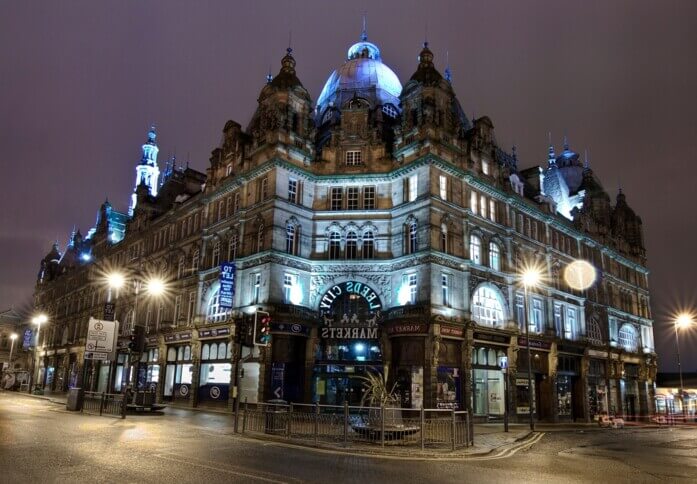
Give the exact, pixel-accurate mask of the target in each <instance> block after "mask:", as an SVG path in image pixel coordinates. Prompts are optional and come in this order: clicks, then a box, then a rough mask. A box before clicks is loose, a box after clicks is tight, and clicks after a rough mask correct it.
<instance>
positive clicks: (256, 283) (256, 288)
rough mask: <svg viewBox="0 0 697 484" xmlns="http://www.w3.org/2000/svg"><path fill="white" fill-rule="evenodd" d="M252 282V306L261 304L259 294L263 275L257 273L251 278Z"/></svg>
mask: <svg viewBox="0 0 697 484" xmlns="http://www.w3.org/2000/svg"><path fill="white" fill-rule="evenodd" d="M251 281H252V304H256V303H258V302H259V293H260V291H261V274H260V273H259V272H256V273H254V274H252V276H251Z"/></svg>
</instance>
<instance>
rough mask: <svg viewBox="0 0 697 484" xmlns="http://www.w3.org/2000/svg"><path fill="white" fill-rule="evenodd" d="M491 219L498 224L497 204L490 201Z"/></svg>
mask: <svg viewBox="0 0 697 484" xmlns="http://www.w3.org/2000/svg"><path fill="white" fill-rule="evenodd" d="M489 218H490V219H491V221H492V222H496V202H495V201H494V200H489Z"/></svg>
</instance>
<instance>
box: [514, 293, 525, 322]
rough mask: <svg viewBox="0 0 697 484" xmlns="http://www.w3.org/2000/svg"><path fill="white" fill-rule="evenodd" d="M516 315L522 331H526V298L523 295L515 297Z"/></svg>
mask: <svg viewBox="0 0 697 484" xmlns="http://www.w3.org/2000/svg"><path fill="white" fill-rule="evenodd" d="M515 314H516V319H517V321H518V327H519V328H520V330H521V331H525V298H524V297H523V295H522V294H516V296H515Z"/></svg>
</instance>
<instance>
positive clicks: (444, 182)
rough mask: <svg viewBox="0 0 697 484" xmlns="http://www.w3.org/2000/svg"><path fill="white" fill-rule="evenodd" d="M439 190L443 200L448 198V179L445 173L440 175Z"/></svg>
mask: <svg viewBox="0 0 697 484" xmlns="http://www.w3.org/2000/svg"><path fill="white" fill-rule="evenodd" d="M438 191H439V193H440V198H442V199H443V200H447V199H448V179H447V177H446V176H445V175H440V176H439V177H438Z"/></svg>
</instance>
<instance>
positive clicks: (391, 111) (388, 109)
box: [382, 104, 399, 118]
mask: <svg viewBox="0 0 697 484" xmlns="http://www.w3.org/2000/svg"><path fill="white" fill-rule="evenodd" d="M382 112H383V113H385V114H386V115H387V116H389V117H390V118H396V117H397V114H399V113H398V111H397V108H395V107H394V106H393V105H392V104H384V105H383V106H382Z"/></svg>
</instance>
